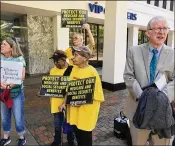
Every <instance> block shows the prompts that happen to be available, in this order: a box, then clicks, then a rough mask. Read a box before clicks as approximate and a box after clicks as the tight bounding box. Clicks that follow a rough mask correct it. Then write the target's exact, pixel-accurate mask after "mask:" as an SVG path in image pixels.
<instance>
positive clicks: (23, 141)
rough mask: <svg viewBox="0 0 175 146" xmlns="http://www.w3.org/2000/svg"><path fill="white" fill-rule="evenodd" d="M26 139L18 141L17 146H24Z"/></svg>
mask: <svg viewBox="0 0 175 146" xmlns="http://www.w3.org/2000/svg"><path fill="white" fill-rule="evenodd" d="M26 142H27V141H26V139H25V137H24V139H18V146H24V145H25V144H26Z"/></svg>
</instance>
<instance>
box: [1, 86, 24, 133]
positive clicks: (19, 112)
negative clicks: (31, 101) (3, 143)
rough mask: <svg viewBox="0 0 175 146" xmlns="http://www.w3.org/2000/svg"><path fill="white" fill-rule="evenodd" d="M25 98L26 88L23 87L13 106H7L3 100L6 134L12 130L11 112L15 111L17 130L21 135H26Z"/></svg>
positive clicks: (14, 99) (3, 122)
mask: <svg viewBox="0 0 175 146" xmlns="http://www.w3.org/2000/svg"><path fill="white" fill-rule="evenodd" d="M24 98H25V97H24V90H23V89H21V93H20V94H19V95H18V96H17V97H15V98H13V106H12V108H7V107H6V105H5V104H4V103H2V102H1V119H2V127H3V131H4V134H9V133H10V131H11V113H13V115H14V119H15V127H16V132H17V133H18V135H19V136H22V135H24V133H25V129H24V100H25V99H24Z"/></svg>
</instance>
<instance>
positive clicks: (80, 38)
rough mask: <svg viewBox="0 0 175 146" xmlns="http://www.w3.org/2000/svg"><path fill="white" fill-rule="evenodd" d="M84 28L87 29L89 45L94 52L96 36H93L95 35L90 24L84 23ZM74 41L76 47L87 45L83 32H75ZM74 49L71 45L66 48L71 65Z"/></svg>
mask: <svg viewBox="0 0 175 146" xmlns="http://www.w3.org/2000/svg"><path fill="white" fill-rule="evenodd" d="M82 28H83V29H85V30H86V31H87V34H88V36H89V44H88V45H87V46H88V47H89V48H90V50H91V52H92V53H93V49H94V47H95V42H94V37H93V35H92V33H91V30H90V27H89V24H83V27H82ZM72 42H73V46H74V47H81V46H85V45H84V44H83V34H80V33H75V34H73V35H72ZM72 49H73V47H70V48H68V49H66V50H65V53H66V55H67V58H68V59H69V64H70V65H73V62H72V58H73V54H72Z"/></svg>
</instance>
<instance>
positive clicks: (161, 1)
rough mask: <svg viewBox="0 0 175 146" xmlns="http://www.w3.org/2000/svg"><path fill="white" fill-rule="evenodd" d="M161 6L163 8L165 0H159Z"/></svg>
mask: <svg viewBox="0 0 175 146" xmlns="http://www.w3.org/2000/svg"><path fill="white" fill-rule="evenodd" d="M159 7H160V8H163V0H159Z"/></svg>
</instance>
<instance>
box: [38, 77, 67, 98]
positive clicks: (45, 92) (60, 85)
mask: <svg viewBox="0 0 175 146" xmlns="http://www.w3.org/2000/svg"><path fill="white" fill-rule="evenodd" d="M68 80H69V77H68V76H42V85H41V89H40V96H53V97H58V98H63V97H64V95H65V92H66V87H67V82H68Z"/></svg>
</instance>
